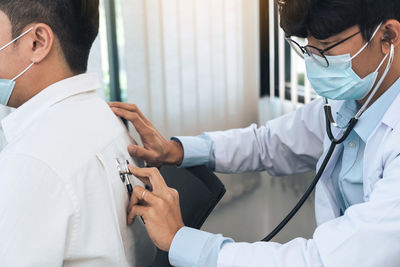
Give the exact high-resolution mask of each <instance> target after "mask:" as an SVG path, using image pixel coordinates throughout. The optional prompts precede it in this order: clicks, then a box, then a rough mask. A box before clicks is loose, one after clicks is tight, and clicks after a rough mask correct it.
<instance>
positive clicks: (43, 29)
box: [30, 23, 55, 64]
mask: <svg viewBox="0 0 400 267" xmlns="http://www.w3.org/2000/svg"><path fill="white" fill-rule="evenodd" d="M30 38H31V44H30V45H31V47H32V56H31V61H32V62H34V63H36V64H39V63H40V62H42V61H43V60H44V59H45V58H46V57H47V56H48V55H49V54H50V52H51V50H52V49H53V48H54V43H55V42H54V40H55V36H54V32H53V30H52V29H51V28H50V27H49V26H48V25H46V24H44V23H39V24H36V25H35V26H34V28H33V29H32V33H31V34H30Z"/></svg>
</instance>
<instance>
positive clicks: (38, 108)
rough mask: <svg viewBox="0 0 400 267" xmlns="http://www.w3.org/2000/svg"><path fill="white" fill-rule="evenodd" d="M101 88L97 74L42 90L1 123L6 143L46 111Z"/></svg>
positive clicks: (61, 82) (81, 76)
mask: <svg viewBox="0 0 400 267" xmlns="http://www.w3.org/2000/svg"><path fill="white" fill-rule="evenodd" d="M100 87H101V85H100V81H99V78H98V76H97V74H95V73H91V74H81V75H77V76H74V77H72V78H68V79H65V80H62V81H59V82H57V83H55V84H53V85H50V86H49V87H47V88H46V89H44V90H42V91H41V92H40V93H39V94H37V95H36V96H34V97H33V98H31V99H30V100H29V101H27V102H26V103H25V104H23V105H22V106H21V107H19V108H18V109H16V110H15V111H14V112H13V113H11V114H10V115H8V116H7V117H6V118H4V119H3V120H2V121H1V124H2V126H3V131H4V135H5V137H6V139H7V142H8V143H10V142H11V141H12V140H14V139H15V138H17V137H18V136H20V135H21V134H22V133H23V132H24V130H26V129H27V127H29V126H30V125H31V123H32V122H33V121H34V120H35V119H36V118H37V117H38V116H40V115H41V114H42V113H43V112H44V111H45V110H46V109H48V108H49V107H51V106H53V105H54V104H56V103H58V102H60V101H62V100H65V99H67V98H69V97H71V96H74V95H78V94H82V93H86V92H92V91H96V89H99V88H100Z"/></svg>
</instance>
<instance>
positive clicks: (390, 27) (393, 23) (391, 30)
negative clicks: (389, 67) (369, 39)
mask: <svg viewBox="0 0 400 267" xmlns="http://www.w3.org/2000/svg"><path fill="white" fill-rule="evenodd" d="M383 27H384V29H383V31H384V33H383V39H382V50H383V51H382V52H383V53H384V54H387V53H389V52H390V45H391V44H393V45H394V47H395V48H396V47H398V46H399V45H400V22H399V21H398V20H388V21H387V22H386V23H385V24H384V25H383Z"/></svg>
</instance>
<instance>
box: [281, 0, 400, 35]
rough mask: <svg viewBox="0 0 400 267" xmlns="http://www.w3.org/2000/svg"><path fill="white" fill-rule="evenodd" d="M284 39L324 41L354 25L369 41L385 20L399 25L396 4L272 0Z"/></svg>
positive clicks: (396, 0)
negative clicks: (312, 38)
mask: <svg viewBox="0 0 400 267" xmlns="http://www.w3.org/2000/svg"><path fill="white" fill-rule="evenodd" d="M275 1H276V2H277V4H278V7H279V13H280V15H281V27H282V28H283V30H284V31H285V32H286V34H287V35H288V36H297V37H302V38H306V37H308V36H312V37H314V38H316V39H320V40H323V39H327V38H329V37H331V36H333V35H336V34H338V33H341V32H343V31H344V30H346V29H348V28H350V27H352V26H356V25H358V26H359V27H360V30H361V33H362V36H363V38H364V39H365V40H369V39H370V38H371V37H372V34H373V32H374V30H375V29H376V27H377V26H378V25H379V23H381V22H385V21H387V20H389V19H396V20H399V21H400V0H275Z"/></svg>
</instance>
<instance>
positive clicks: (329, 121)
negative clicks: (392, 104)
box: [261, 44, 394, 242]
mask: <svg viewBox="0 0 400 267" xmlns="http://www.w3.org/2000/svg"><path fill="white" fill-rule="evenodd" d="M393 59H394V46H393V44H391V46H390V56H389V62H388V65H387V66H386V69H385V71H384V73H383V75H382V77H381V79H380V80H379V82H378V83H377V84H376V85H375V87H374V89H373V90H372V91H371V94H370V95H369V97H368V99H367V101H366V102H365V103H364V104H363V106H362V107H361V108H360V110H359V111H358V112H357V114H356V115H355V116H354V117H353V118H352V119H351V120H350V121H349V122H348V124H347V125H346V126H344V127H341V126H339V125H338V124H337V123H336V122H335V120H334V118H333V115H332V107H331V105H330V104H329V102H328V99H327V98H324V103H325V105H324V113H325V122H326V133H327V135H328V137H329V139H330V141H331V145H330V147H329V149H328V152H327V153H326V155H325V158H324V160H323V161H322V164H321V166H320V168H319V170H318V172H317V174H316V175H315V178H314V179H313V181H312V182H311V184H310V186H309V187H308V189H307V191H306V192H305V193H304V195H303V196H302V197H301V199H300V200H299V202H298V203H297V204H296V205H295V206H294V208H293V209H292V210H291V211H290V212H289V214H288V215H287V216H286V217H285V218H284V219H283V220H282V221H281V222H280V223H279V225H278V226H277V227H276V228H275V229H274V230H272V232H271V233H270V234H269V235H268V236H267V237H265V238H264V239H263V240H261V241H265V242H268V241H271V239H272V238H274V237H275V236H276V235H277V234H278V233H279V232H280V231H281V230H282V229H283V228H284V227H285V226H286V224H287V223H288V222H289V221H290V220H291V219H293V217H294V215H296V213H297V212H298V211H299V210H300V209H301V207H302V206H303V205H304V203H305V202H306V200H307V199H308V198H309V197H310V195H311V193H312V192H313V191H314V189H315V187H316V185H317V184H318V182H319V180H320V178H321V176H322V174H323V173H324V171H325V169H326V166H327V165H328V163H329V161H330V159H331V157H332V155H333V152H334V151H335V148H336V146H337V145H340V144H342V143H343V142H344V141H345V140H346V139H347V137H349V135H350V133H351V132H352V131H353V129H354V127H355V126H356V125H357V122H358V121H359V119H360V117H361V115H362V114H363V113H364V111H365V110H366V109H367V108H368V106H369V104H370V103H371V101H372V99H373V97H374V96H375V95H376V93H377V91H378V89H379V88H380V87H381V85H382V83H383V81H384V80H385V78H386V76H387V74H388V72H389V70H390V68H391V66H392V63H393ZM332 126H333V127H335V128H337V129H340V130H341V131H342V132H343V134H342V136H341V137H339V138H337V137H335V136H334V134H333V132H332Z"/></svg>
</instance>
